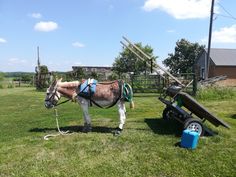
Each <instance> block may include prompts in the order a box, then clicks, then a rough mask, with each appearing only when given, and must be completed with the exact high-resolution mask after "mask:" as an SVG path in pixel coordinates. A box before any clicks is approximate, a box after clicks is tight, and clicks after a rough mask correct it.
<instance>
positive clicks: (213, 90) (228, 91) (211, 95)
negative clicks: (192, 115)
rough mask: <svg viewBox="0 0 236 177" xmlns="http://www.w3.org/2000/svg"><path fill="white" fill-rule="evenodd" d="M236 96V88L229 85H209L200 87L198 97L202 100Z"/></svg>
mask: <svg viewBox="0 0 236 177" xmlns="http://www.w3.org/2000/svg"><path fill="white" fill-rule="evenodd" d="M233 97H236V90H235V89H234V88H228V87H209V88H201V89H198V92H197V98H198V99H200V100H225V99H232V98H233Z"/></svg>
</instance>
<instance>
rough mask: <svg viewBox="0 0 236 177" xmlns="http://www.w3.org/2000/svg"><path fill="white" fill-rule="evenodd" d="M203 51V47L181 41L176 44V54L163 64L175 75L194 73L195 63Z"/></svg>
mask: <svg viewBox="0 0 236 177" xmlns="http://www.w3.org/2000/svg"><path fill="white" fill-rule="evenodd" d="M203 49H204V46H203V45H199V44H198V43H191V42H189V41H187V40H186V39H181V40H180V41H177V42H176V47H175V52H174V53H170V54H168V55H169V57H168V58H166V59H165V60H164V61H163V64H164V65H165V66H166V67H169V68H170V72H171V73H173V74H179V73H192V72H193V66H194V63H195V61H196V59H197V57H198V55H199V54H200V52H201V51H202V50H203Z"/></svg>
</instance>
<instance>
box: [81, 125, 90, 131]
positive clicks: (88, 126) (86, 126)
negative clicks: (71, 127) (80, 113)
mask: <svg viewBox="0 0 236 177" xmlns="http://www.w3.org/2000/svg"><path fill="white" fill-rule="evenodd" d="M91 131H92V127H91V125H85V126H84V128H83V130H82V132H83V133H88V132H91Z"/></svg>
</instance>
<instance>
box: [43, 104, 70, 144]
mask: <svg viewBox="0 0 236 177" xmlns="http://www.w3.org/2000/svg"><path fill="white" fill-rule="evenodd" d="M54 112H55V117H56V123H57V130H58V133H57V134H48V135H45V136H44V137H43V139H44V140H49V137H56V136H59V135H72V134H73V132H72V133H70V131H69V130H67V131H61V130H60V126H59V121H58V113H57V109H56V108H54Z"/></svg>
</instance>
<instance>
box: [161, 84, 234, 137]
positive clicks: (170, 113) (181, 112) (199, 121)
mask: <svg viewBox="0 0 236 177" xmlns="http://www.w3.org/2000/svg"><path fill="white" fill-rule="evenodd" d="M180 90H181V88H180V87H176V86H171V87H169V88H168V89H166V91H165V94H164V95H161V96H160V97H159V100H160V101H161V102H162V103H164V104H165V105H166V108H165V109H164V110H163V114H162V116H163V119H165V120H168V119H171V118H174V119H176V120H178V121H179V122H181V123H182V124H183V129H189V130H193V131H196V132H198V134H199V135H201V136H202V135H204V132H205V127H204V126H203V122H205V121H206V120H208V121H209V122H210V123H212V124H213V125H215V126H216V127H218V126H219V125H221V126H223V127H226V128H230V126H229V125H228V124H227V123H225V122H224V121H223V120H221V119H219V118H217V117H216V116H215V115H213V114H212V113H210V112H209V111H208V110H207V109H206V108H205V107H204V106H202V105H201V104H200V103H198V102H197V101H196V100H195V99H194V98H193V97H191V96H190V95H189V94H187V93H185V92H182V91H180ZM167 97H169V98H170V99H169V100H167V99H166V98H167ZM193 114H194V115H195V116H193Z"/></svg>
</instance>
